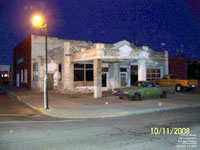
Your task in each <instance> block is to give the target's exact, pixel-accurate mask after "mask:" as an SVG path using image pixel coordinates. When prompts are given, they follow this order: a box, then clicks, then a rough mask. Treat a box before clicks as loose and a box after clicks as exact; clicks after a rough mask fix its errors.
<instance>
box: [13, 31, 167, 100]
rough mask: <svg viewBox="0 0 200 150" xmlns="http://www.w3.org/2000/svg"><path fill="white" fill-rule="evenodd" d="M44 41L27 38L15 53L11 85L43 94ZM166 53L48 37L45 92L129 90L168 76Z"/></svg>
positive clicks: (125, 44) (97, 93)
mask: <svg viewBox="0 0 200 150" xmlns="http://www.w3.org/2000/svg"><path fill="white" fill-rule="evenodd" d="M44 46H45V37H44V36H36V35H30V36H29V37H27V38H26V39H25V40H24V41H22V42H21V43H19V44H18V45H17V46H16V47H15V49H14V64H13V67H14V68H13V69H14V75H13V76H14V82H15V85H16V86H18V87H28V88H31V89H36V90H40V91H43V87H44V73H45V64H44V63H45V59H44V51H45V47H44ZM168 72H169V71H168V52H167V51H164V52H155V51H153V50H152V49H150V48H149V47H147V46H143V47H137V46H135V45H133V44H132V43H130V42H128V41H126V40H123V41H119V42H117V43H114V44H105V43H92V42H87V41H75V40H64V39H58V38H55V37H48V88H49V90H55V91H59V92H63V93H74V92H90V91H91V92H94V97H95V98H98V97H101V96H102V91H103V90H111V89H114V88H119V87H129V86H131V85H133V84H134V83H135V82H136V81H138V80H139V81H142V80H154V79H158V78H161V77H162V76H163V75H164V74H168Z"/></svg>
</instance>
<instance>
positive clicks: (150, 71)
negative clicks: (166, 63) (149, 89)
mask: <svg viewBox="0 0 200 150" xmlns="http://www.w3.org/2000/svg"><path fill="white" fill-rule="evenodd" d="M155 79H160V69H154V68H147V80H155Z"/></svg>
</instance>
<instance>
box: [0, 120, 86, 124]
mask: <svg viewBox="0 0 200 150" xmlns="http://www.w3.org/2000/svg"><path fill="white" fill-rule="evenodd" d="M77 121H85V120H52V121H5V122H0V124H20V123H21V124H27V123H29V124H30V123H65V122H77Z"/></svg>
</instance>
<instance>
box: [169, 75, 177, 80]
mask: <svg viewBox="0 0 200 150" xmlns="http://www.w3.org/2000/svg"><path fill="white" fill-rule="evenodd" d="M177 78H178V76H176V75H171V76H170V79H177Z"/></svg>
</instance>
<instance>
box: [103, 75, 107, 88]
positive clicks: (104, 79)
mask: <svg viewBox="0 0 200 150" xmlns="http://www.w3.org/2000/svg"><path fill="white" fill-rule="evenodd" d="M102 87H107V73H105V72H102Z"/></svg>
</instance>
